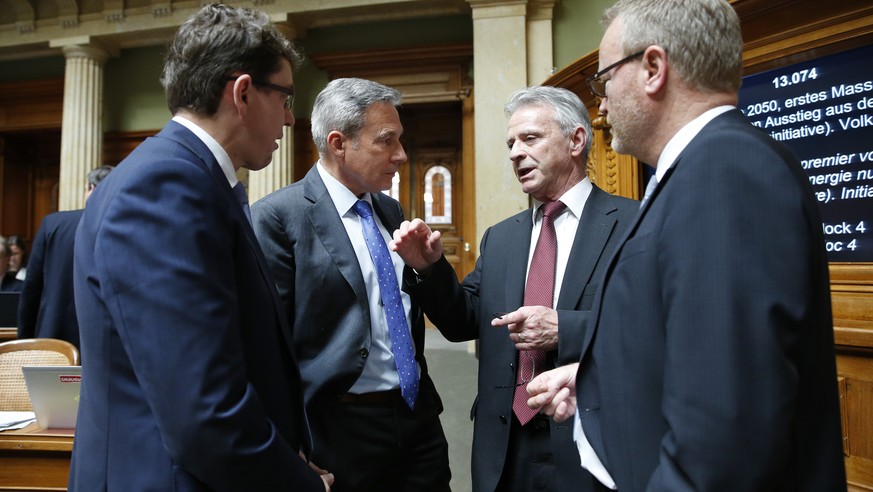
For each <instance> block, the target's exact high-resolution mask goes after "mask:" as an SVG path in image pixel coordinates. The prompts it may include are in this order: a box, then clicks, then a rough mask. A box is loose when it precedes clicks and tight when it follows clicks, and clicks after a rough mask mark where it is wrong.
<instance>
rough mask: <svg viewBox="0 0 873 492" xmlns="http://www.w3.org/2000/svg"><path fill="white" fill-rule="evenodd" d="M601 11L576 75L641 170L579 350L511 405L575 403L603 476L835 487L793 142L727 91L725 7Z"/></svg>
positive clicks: (748, 486)
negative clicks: (589, 62) (641, 198)
mask: <svg viewBox="0 0 873 492" xmlns="http://www.w3.org/2000/svg"><path fill="white" fill-rule="evenodd" d="M604 25H605V26H606V33H605V34H604V36H603V40H602V42H601V44H600V66H602V67H606V68H604V69H602V70H600V71H599V72H598V73H597V74H596V75H595V76H594V77H592V78H591V79H590V84H591V88H592V90H593V91H594V92H595V93H596V94H598V95H600V97H601V98H602V101H601V104H600V111H601V112H602V113H604V114H605V115H606V118H607V121H608V123H609V124H610V126H611V128H612V130H611V131H612V134H613V145H614V147H615V150H616V151H618V152H622V153H627V154H631V155H633V156H635V157H636V158H637V159H639V160H640V161H641V162H644V163H646V164H648V165H650V166H652V167H653V168H655V170H656V172H655V180H656V181H655V182H656V183H657V185H656V187H655V188H654V190H653V192H652V194H651V196H650V197H649V199H648V200H647V201H646V202H645V203H644V204H643V206H642V208H641V210H640V215H639V216H638V217H637V219H636V221H635V222H634V224H632V225H631V227H630V230H629V233H628V235H627V237H626V238H625V239H624V240H623V242H622V244H621V245H620V246H619V247H618V249H617V251H616V253H615V254H614V256H613V257H612V258H611V259H610V260H609V262H608V265H609V266H608V270H607V271H608V273H607V275H606V276H605V278H604V279H603V284H602V289H601V291H600V292H601V295H600V296H599V298H598V300H597V301H595V304H594V308H593V309H592V311H591V316H590V318H589V319H588V320H586V323H585V327H586V334H585V339H584V345H583V346H582V347H581V349H582V357H581V361H580V362H579V363H577V364H573V365H570V366H565V367H561V368H558V369H556V370H554V371H550V372H548V373H544V374H542V375H540V376H539V377H538V378H536V379H535V380H534V381H532V382H531V383H530V384H529V385H528V391H529V392H530V394H531V395H532V398H531V399H530V400H529V404H530V405H531V406H532V407H534V408H539V407H544V408H545V411H546V412H547V413H549V414H552V415H554V417H555V419H556V420H559V421H564V420H565V419H567V418H568V417H570V416H572V415H574V414H575V416H576V418H575V419H573V420H571V421H570V422H572V423H573V425H574V427H575V428H576V443H577V447H578V450H579V455H580V458H581V460H582V464H583V466H585V467H586V468H587V469H589V470H591V472H592V473H593V474H594V475H595V476H596V477H597V478H598V479H599V482H600V483H601V484H602V487H604V488H610V489H615V488H617V489H618V490H620V491H622V492H631V491H643V490H665V491H666V490H669V491H680V490H689V491H690V490H698V491H705V490H731V491H740V490H742V491H764V490H767V491H773V490H785V491H789V490H790V491H809V492H818V491H824V490H828V491H839V490H846V478H845V471H844V465H843V454H842V440H841V436H842V434H841V432H840V410H839V403H838V393H837V379H836V366H835V360H834V347H833V343H834V339H833V327H832V323H833V321H832V318H831V308H830V306H831V304H830V290H829V285H828V265H827V259H826V256H825V248H824V241H823V238H822V227H821V217H820V215H819V212H818V205H817V202H816V200H815V198H814V196H813V193H812V189H811V187H810V185H809V182H808V180H807V177H806V175H805V173H804V172H803V170H802V168H801V165H800V162H799V161H798V160H797V158H796V157H795V156H794V155H792V153H791V152H790V151H789V150H788V149H787V148H786V147H785V146H783V145H782V144H780V143H778V142H776V141H774V140H773V139H772V138H770V136H768V135H767V134H766V133H765V132H763V131H760V130H759V129H757V128H755V127H753V126H752V125H751V124H750V123H749V121H748V120H746V118H745V117H744V116H743V114H742V113H741V112H740V111H738V110H737V109H736V107H735V106H736V104H737V91H738V90H739V87H740V82H741V77H742V52H743V41H742V37H741V31H740V23H739V19H738V17H737V14H736V13H735V12H734V10H733V9H732V7H731V6H730V4H729V3H728V2H727V1H726V0H677V1H672V2H664V1H663V0H621V1H619V2H618V3H616V4H615V6H613V7H612V8H610V9H608V10H607V11H606V14H605V15H604ZM629 54H630V55H629ZM568 423H569V422H568Z"/></svg>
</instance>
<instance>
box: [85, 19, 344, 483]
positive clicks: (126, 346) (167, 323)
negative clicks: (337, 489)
mask: <svg viewBox="0 0 873 492" xmlns="http://www.w3.org/2000/svg"><path fill="white" fill-rule="evenodd" d="M297 60H298V55H296V54H295V52H294V49H293V47H292V45H291V43H290V42H289V41H287V40H286V39H285V38H284V37H282V35H281V34H280V33H279V32H278V31H277V30H276V28H275V27H274V26H273V25H272V24H271V23H270V21H269V18H268V17H267V16H266V14H264V13H263V12H258V11H252V10H249V9H245V8H231V7H228V6H224V5H219V4H211V5H207V6H205V7H203V8H202V9H201V10H200V11H199V12H198V13H196V14H195V15H194V16H192V17H191V18H190V19H189V20H187V21H186V22H185V23H184V24H182V26H181V27H180V28H179V30H178V32H177V33H176V35H175V37H174V38H173V40H172V42H171V44H170V46H169V47H168V53H167V57H166V61H165V64H164V69H163V74H162V76H161V83H162V84H163V86H164V89H165V91H166V93H167V103H168V106H169V108H170V111H171V112H172V113H173V114H174V116H173V120H172V121H171V122H169V123H168V124H167V126H166V127H164V129H163V130H162V131H161V132H160V133H159V134H158V135H156V136H155V137H152V138H149V139H147V140H146V141H145V142H143V143H142V144H141V145H140V146H139V147H137V148H136V149H135V150H134V151H133V152H132V153H131V154H130V156H128V157H127V158H126V159H125V160H124V161H122V162H121V164H119V166H118V167H117V168H116V170H115V171H113V172H112V174H111V175H110V176H109V177H108V178H107V179H105V180H104V181H103V183H101V184H100V186H99V187H98V188H97V189H96V190H95V192H94V193H93V194H92V195H91V197H90V199H89V200H88V203H87V205H86V207H85V213H84V215H83V216H82V219H81V222H80V224H79V230H78V233H77V235H76V245H75V270H74V286H75V291H76V311H77V313H78V318H79V327H80V330H81V344H82V356H83V360H84V361H85V364H84V366H83V374H82V376H83V377H82V389H81V401H80V403H79V418H78V427H77V429H76V440H75V444H74V449H73V461H72V468H71V470H70V490H71V491H93V490H124V491H146V490H174V491H198V492H201V491H228V492H238V491H241V490H258V491H267V490H270V491H278V490H295V491H296V490H305V491H324V490H328V489H329V487H328V485H329V483H330V481H331V477H330V475H329V474H327V475H323V476H321V477H320V476H319V473H317V472H316V471H315V470H313V467H311V466H310V465H309V464H307V462H306V457H305V456H304V454H305V452H306V448H307V447H308V442H309V441H310V437H309V430H308V426H307V423H306V415H305V412H304V409H303V393H302V385H301V381H300V373H299V370H298V366H297V363H296V361H295V358H294V355H293V353H292V350H291V346H290V333H289V331H288V327H287V325H286V323H285V319H284V316H283V314H282V306H281V304H280V302H279V299H278V296H277V293H276V289H275V281H274V280H273V277H272V276H271V275H270V273H269V270H268V268H267V265H266V262H265V259H264V257H263V253H262V251H261V249H260V247H259V246H258V243H257V239H256V238H255V235H254V231H253V230H252V228H251V225H250V222H249V220H248V218H247V214H246V210H247V208H244V206H243V202H244V201H245V199H244V196H243V195H244V194H245V193H244V189H242V188H241V186H242V185H241V184H238V183H237V178H236V171H237V170H239V169H240V168H247V169H249V170H259V169H262V168H264V167H266V166H267V165H268V164H269V163H270V160H271V158H272V154H273V151H275V150H276V148H277V147H278V145H277V144H276V140H277V139H279V138H281V136H282V131H283V127H285V126H290V125H292V124H293V123H294V116H293V115H292V113H291V104H292V96H293V93H294V89H293V87H294V84H293V77H292V66H293V65H295V64H296V62H297ZM235 186H238V187H237V188H234V187H235ZM237 190H239V191H237ZM246 207H247V205H246Z"/></svg>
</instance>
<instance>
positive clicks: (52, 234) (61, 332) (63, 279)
mask: <svg viewBox="0 0 873 492" xmlns="http://www.w3.org/2000/svg"><path fill="white" fill-rule="evenodd" d="M83 212H84V210H69V211H66V212H55V213H53V214H49V215H46V216H45V218H44V219H42V224H41V225H40V226H39V231H38V232H37V233H36V239H34V240H33V248H32V249H31V252H30V258H29V259H28V260H27V277H25V279H24V288H23V289H22V290H21V300H20V301H19V304H18V338H37V337H38V338H58V339H61V340H66V341H68V342H70V343H72V344H73V345H75V346H76V347H78V346H79V322H78V321H77V320H76V304H75V302H74V300H73V243H74V241H75V239H76V227H77V226H78V225H79V219H81V218H82V213H83Z"/></svg>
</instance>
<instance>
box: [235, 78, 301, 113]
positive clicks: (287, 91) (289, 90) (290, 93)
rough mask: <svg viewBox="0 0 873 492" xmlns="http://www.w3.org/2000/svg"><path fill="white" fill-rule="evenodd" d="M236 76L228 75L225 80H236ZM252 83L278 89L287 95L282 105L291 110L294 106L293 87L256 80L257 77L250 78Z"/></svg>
mask: <svg viewBox="0 0 873 492" xmlns="http://www.w3.org/2000/svg"><path fill="white" fill-rule="evenodd" d="M238 77H239V76H236V77H228V78H227V80H228V81H231V80H236V79H237V78H238ZM252 83H253V84H255V85H259V86H261V87H266V88H267V89H273V90H274V91H279V92H281V93H282V94H285V95H286V96H288V97H286V98H285V103H284V104H283V106H285V109H287V110H288V111H291V108H292V107H294V88H293V87H285V86H283V85H278V84H274V83H272V82H267V81H265V80H257V79H252Z"/></svg>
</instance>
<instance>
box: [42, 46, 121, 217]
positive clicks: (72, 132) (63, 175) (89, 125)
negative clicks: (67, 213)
mask: <svg viewBox="0 0 873 492" xmlns="http://www.w3.org/2000/svg"><path fill="white" fill-rule="evenodd" d="M72 41H73V42H72V43H70V44H67V43H66V42H65V41H64V40H59V41H52V42H51V44H50V45H51V46H52V47H62V48H63V51H64V56H65V57H66V59H67V62H66V68H65V70H64V110H63V118H62V123H61V163H60V168H61V169H60V189H59V196H58V209H59V210H72V209H76V208H82V207H83V206H84V205H85V196H84V195H85V182H86V178H85V175H86V174H87V173H88V171H90V170H92V169H94V168H95V167H97V166H99V165H101V164H102V163H103V64H104V63H105V62H106V59H107V58H108V56H109V54H108V53H107V51H106V50H105V49H103V48H101V47H98V46H96V45H94V44H90V43H81V41H82V40H80V39H75V40H72ZM86 41H87V40H86ZM79 43H81V44H79Z"/></svg>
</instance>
